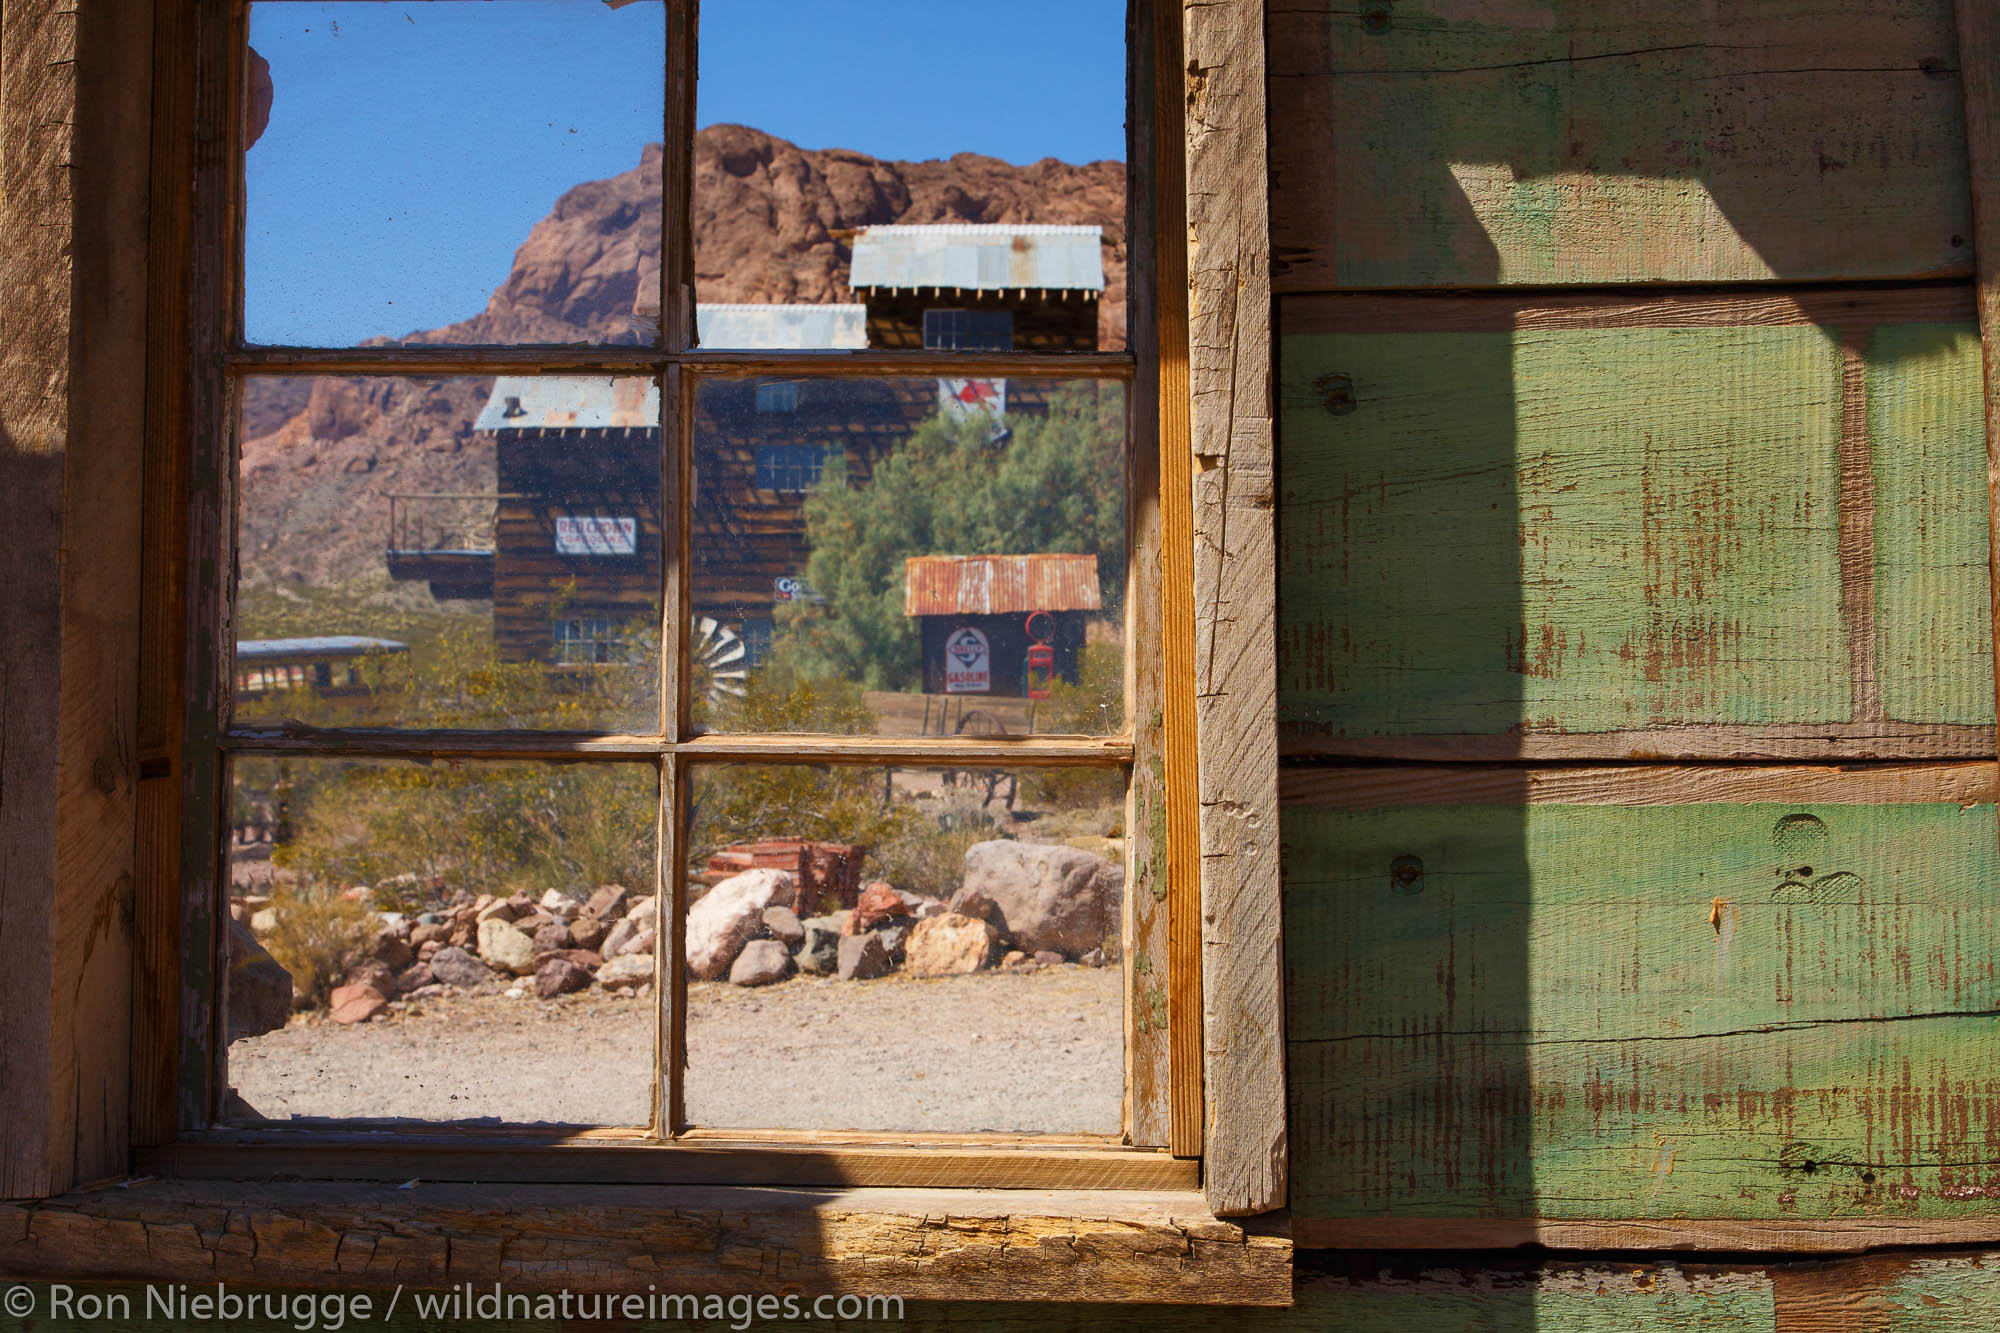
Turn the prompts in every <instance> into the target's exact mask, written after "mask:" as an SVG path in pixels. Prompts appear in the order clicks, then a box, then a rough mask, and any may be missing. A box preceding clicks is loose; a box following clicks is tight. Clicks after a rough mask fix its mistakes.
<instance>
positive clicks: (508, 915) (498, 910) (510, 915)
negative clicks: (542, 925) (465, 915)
mask: <svg viewBox="0 0 2000 1333" xmlns="http://www.w3.org/2000/svg"><path fill="white" fill-rule="evenodd" d="M517 915H518V913H516V912H515V911H514V904H513V903H511V902H509V901H508V900H507V899H505V898H496V899H494V900H493V901H492V902H490V903H488V904H486V906H484V907H481V908H479V909H478V910H477V911H475V912H473V914H472V921H473V924H474V925H481V926H483V925H485V924H486V923H487V922H488V921H512V920H513V919H514V918H515V916H517Z"/></svg>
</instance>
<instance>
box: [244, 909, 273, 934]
mask: <svg viewBox="0 0 2000 1333" xmlns="http://www.w3.org/2000/svg"><path fill="white" fill-rule="evenodd" d="M277 928H278V909H277V908H275V907H260V908H258V909H257V910H256V911H254V912H252V913H250V929H252V930H254V931H256V932H257V933H258V934H259V935H268V934H270V933H271V932H272V931H274V930H276V929H277Z"/></svg>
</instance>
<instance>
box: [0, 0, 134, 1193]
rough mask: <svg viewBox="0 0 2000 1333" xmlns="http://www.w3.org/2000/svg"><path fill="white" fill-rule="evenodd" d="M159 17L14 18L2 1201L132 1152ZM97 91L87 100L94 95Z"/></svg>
mask: <svg viewBox="0 0 2000 1333" xmlns="http://www.w3.org/2000/svg"><path fill="white" fill-rule="evenodd" d="M151 36H152V20H151V11H150V7H148V6H141V5H104V6H90V7H88V8H87V9H86V8H79V7H76V6H72V5H65V4H57V3H53V2H51V0H22V2H21V3H11V4H9V5H8V6H7V16H6V23H5V25H4V26H0V134H4V136H5V139H6V144H7V149H6V153H5V154H4V156H0V327H4V328H5V330H6V337H5V340H4V344H0V525H4V530H5V532H6V534H7V535H6V540H5V541H4V543H0V581H4V583H5V585H6V589H7V593H6V599H7V600H6V603H5V605H6V607H7V618H6V620H5V622H4V625H0V938H5V939H6V941H7V966H6V967H5V968H4V969H0V1013H4V1014H5V1015H6V1023H5V1031H4V1032H0V1195H5V1196H7V1197H11V1198H21V1197H32V1196H38V1195H47V1194H53V1193H57V1192H59V1191H61V1190H64V1189H66V1188H68V1187H69V1186H71V1185H73V1184H75V1183H77V1182H78V1181H82V1180H88V1179H90V1178H93V1177H96V1176H103V1175H108V1174H111V1173H113V1172H117V1171H122V1170H123V1169H124V1167H125V1161H126V1154H127V1151H128V1128H129V1120H128V1107H127V1092H126V1087H127V1084H126V1079H127V1040H126V1034H127V1029H128V1023H129V995H130V967H131V913H132V884H133V879H132V854H133V828H134V818H135V795H134V788H135V784H136V780H137V776H138V775H137V767H138V754H137V736H136V730H135V712H136V708H135V702H136V696H137V688H138V686H137V677H138V656H139V655H138V604H139V589H138V554H139V538H138V533H139V493H140V466H141V458H140V451H141V444H142V441H143V439H144V433H145V432H144V416H145V382H144V376H143V375H140V374H137V373H135V370H136V368H137V367H140V366H142V365H144V363H145V347H146V324H145V316H146V238H147V227H146V196H147V191H146V185H147V176H148V171H149V163H148V156H147V154H148V148H149V139H148V134H147V125H148V117H149V114H150V106H149V103H150V99H151V73H150V71H151V68H152V49H151ZM80 89H81V90H84V92H83V95H79V90H80Z"/></svg>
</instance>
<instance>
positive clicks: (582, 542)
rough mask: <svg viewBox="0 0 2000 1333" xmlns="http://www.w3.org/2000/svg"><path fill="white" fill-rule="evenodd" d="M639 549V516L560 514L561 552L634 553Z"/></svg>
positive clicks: (558, 551) (558, 547)
mask: <svg viewBox="0 0 2000 1333" xmlns="http://www.w3.org/2000/svg"><path fill="white" fill-rule="evenodd" d="M638 549H639V520H638V519H636V518H604V517H600V516H597V515H586V514H562V515H558V516H557V518H556V554H557V555H632V554H634V553H635V552H637V551H638Z"/></svg>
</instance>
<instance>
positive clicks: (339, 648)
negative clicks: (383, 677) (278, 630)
mask: <svg viewBox="0 0 2000 1333" xmlns="http://www.w3.org/2000/svg"><path fill="white" fill-rule="evenodd" d="M409 651H410V645H409V644H407V643H397V642H396V641H395V640H394V639H371V638H368V637H366V636H365V635H361V634H322V635H319V636H317V637H314V638H306V639H242V640H239V641H238V642H237V644H236V657H237V660H238V661H248V660H256V659H260V658H272V657H321V656H332V655H334V654H336V653H357V654H358V653H407V652H409Z"/></svg>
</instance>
